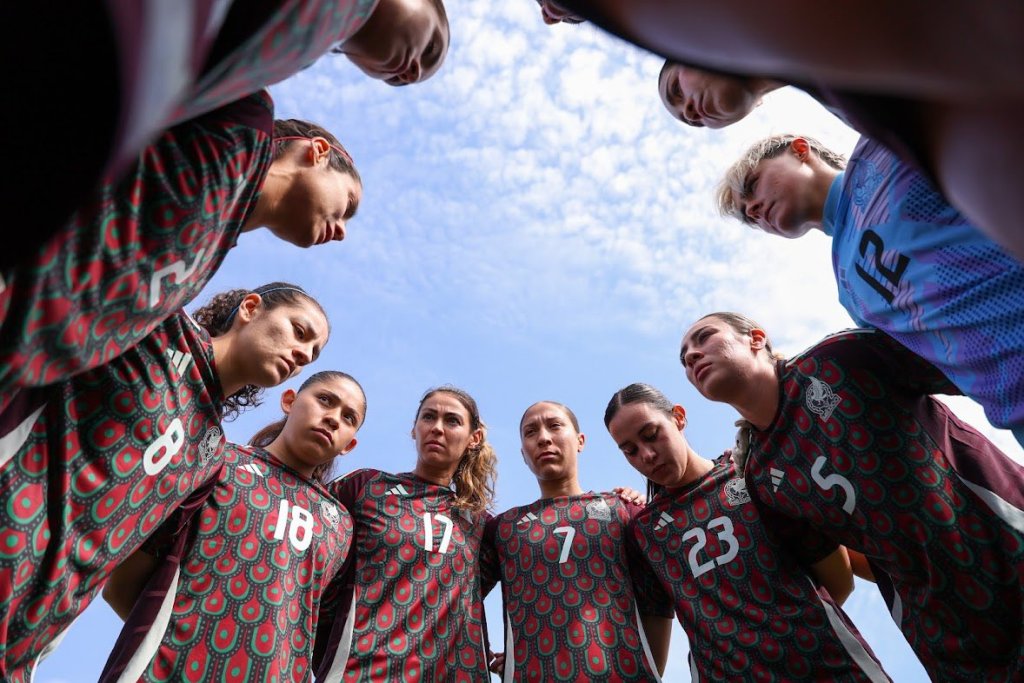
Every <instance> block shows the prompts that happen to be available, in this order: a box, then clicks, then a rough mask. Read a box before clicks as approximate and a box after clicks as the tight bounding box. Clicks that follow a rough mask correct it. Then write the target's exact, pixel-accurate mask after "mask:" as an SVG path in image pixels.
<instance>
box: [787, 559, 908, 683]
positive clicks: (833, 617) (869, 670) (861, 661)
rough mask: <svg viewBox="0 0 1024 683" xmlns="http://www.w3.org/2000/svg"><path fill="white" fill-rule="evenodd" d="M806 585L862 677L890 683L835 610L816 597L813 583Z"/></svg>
mask: <svg viewBox="0 0 1024 683" xmlns="http://www.w3.org/2000/svg"><path fill="white" fill-rule="evenodd" d="M807 581H808V583H810V584H811V590H812V591H813V592H814V594H815V595H816V596H817V597H818V601H819V602H820V603H821V606H822V607H824V608H825V615H826V616H828V623H829V624H831V625H832V630H833V631H834V632H835V634H836V635H837V636H838V637H839V642H840V643H841V644H842V646H843V648H844V649H845V650H846V651H847V652H848V653H849V654H850V658H851V659H852V660H853V661H854V663H855V664H856V665H857V666H859V667H860V669H861V671H863V672H864V675H865V676H867V677H868V680H869V681H872V682H873V683H892V679H890V678H889V677H888V676H886V675H885V672H884V671H882V667H881V665H879V663H878V662H876V661H875V658H874V657H872V656H871V655H870V654H868V651H867V650H866V649H864V644H863V643H861V642H860V640H859V639H858V638H857V636H855V635H853V633H852V632H851V631H850V629H848V628H847V627H846V624H845V623H844V622H843V620H842V618H841V617H840V616H839V615H838V614H836V611H835V609H834V608H833V607H832V605H831V604H829V603H828V602H827V601H825V600H822V599H821V596H820V595H818V592H817V590H815V587H814V582H813V581H811V580H810V578H808V579H807Z"/></svg>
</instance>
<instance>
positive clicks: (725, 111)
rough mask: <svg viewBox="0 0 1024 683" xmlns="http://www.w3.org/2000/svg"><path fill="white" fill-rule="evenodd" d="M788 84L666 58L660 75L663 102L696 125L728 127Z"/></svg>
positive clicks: (683, 118) (679, 115)
mask: <svg viewBox="0 0 1024 683" xmlns="http://www.w3.org/2000/svg"><path fill="white" fill-rule="evenodd" d="M785 85H786V84H785V83H783V82H782V81H777V80H775V79H772V78H756V77H755V78H747V77H744V76H734V75H732V74H725V73H719V72H717V71H708V70H707V69H699V68H697V67H694V66H687V65H685V64H677V63H675V62H673V61H671V60H665V63H664V64H663V65H662V67H661V73H659V74H658V95H659V96H660V97H661V103H662V104H663V105H664V106H665V109H667V110H668V112H669V113H670V114H672V116H673V117H675V118H676V119H678V120H680V121H682V122H683V123H686V124H688V125H691V126H695V127H697V128H703V127H707V128H725V127H726V126H730V125H732V124H734V123H736V122H737V121H740V120H742V119H744V118H746V116H747V115H748V114H749V113H750V112H752V111H754V109H756V108H757V107H758V106H759V105H760V104H761V100H762V98H763V97H764V96H765V95H767V94H768V93H770V92H773V91H775V90H778V89H779V88H781V87H784V86H785Z"/></svg>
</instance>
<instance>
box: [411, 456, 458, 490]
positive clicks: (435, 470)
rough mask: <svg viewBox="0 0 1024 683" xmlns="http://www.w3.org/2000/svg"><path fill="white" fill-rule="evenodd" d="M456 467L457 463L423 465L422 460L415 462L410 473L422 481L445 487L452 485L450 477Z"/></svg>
mask: <svg viewBox="0 0 1024 683" xmlns="http://www.w3.org/2000/svg"><path fill="white" fill-rule="evenodd" d="M457 467H458V465H457V464H456V466H455V467H431V466H430V465H424V464H423V463H422V462H418V463H416V469H414V470H413V471H412V473H413V475H415V476H416V477H418V478H419V479H422V480H423V481H427V482H430V483H431V484H437V485H438V486H444V487H446V488H447V487H449V486H451V485H452V477H454V476H455V470H456V468H457Z"/></svg>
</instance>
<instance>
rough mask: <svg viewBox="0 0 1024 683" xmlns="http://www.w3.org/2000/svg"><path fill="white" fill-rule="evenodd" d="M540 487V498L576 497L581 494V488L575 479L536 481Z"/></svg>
mask: <svg viewBox="0 0 1024 683" xmlns="http://www.w3.org/2000/svg"><path fill="white" fill-rule="evenodd" d="M537 484H538V485H539V486H540V497H541V498H559V497H562V496H578V495H580V494H581V493H583V487H581V486H580V481H579V479H577V478H576V477H570V478H566V479H556V480H553V481H540V480H538V481H537Z"/></svg>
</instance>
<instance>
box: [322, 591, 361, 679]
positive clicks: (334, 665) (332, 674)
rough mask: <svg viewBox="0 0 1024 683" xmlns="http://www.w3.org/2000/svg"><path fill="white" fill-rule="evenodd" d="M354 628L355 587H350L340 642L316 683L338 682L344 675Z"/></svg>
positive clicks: (350, 650)
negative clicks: (350, 597) (332, 658)
mask: <svg viewBox="0 0 1024 683" xmlns="http://www.w3.org/2000/svg"><path fill="white" fill-rule="evenodd" d="M355 628H356V589H355V586H353V587H352V602H351V607H349V610H348V617H347V618H346V619H345V628H344V630H343V631H342V634H341V642H340V643H338V650H337V651H336V652H335V653H334V661H332V662H331V668H330V670H329V671H328V672H327V675H326V676H324V678H323V681H319V680H318V681H317V683H338V682H339V681H340V680H341V678H342V676H344V675H345V665H346V664H348V656H349V654H350V653H351V652H352V634H353V633H354V632H355Z"/></svg>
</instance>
